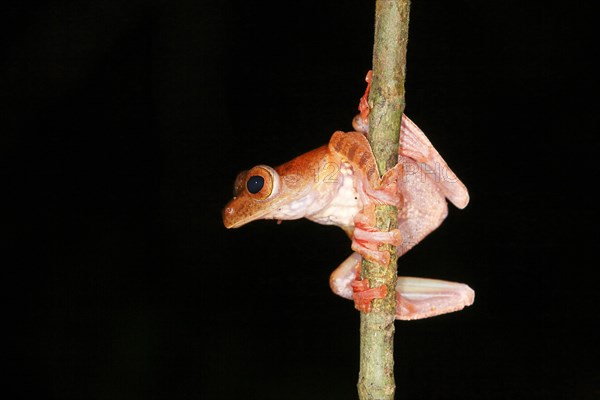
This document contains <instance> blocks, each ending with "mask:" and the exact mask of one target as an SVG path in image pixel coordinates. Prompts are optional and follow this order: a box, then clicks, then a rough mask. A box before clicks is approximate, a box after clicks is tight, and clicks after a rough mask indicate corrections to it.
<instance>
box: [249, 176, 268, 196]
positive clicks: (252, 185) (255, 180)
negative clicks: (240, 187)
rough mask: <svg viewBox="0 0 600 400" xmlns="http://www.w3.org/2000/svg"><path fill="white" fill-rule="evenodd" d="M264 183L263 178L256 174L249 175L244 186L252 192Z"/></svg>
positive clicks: (258, 190) (260, 187) (256, 191)
mask: <svg viewBox="0 0 600 400" xmlns="http://www.w3.org/2000/svg"><path fill="white" fill-rule="evenodd" d="M264 185H265V178H263V177H262V176H258V175H254V176H251V177H250V179H248V182H246V187H247V188H248V191H249V192H250V193H252V194H256V193H258V192H260V189H262V188H263V186H264Z"/></svg>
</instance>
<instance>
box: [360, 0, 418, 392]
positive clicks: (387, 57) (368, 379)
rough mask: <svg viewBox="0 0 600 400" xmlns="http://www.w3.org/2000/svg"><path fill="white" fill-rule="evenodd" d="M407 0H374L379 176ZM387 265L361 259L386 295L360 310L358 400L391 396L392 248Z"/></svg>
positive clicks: (391, 140) (392, 114)
mask: <svg viewBox="0 0 600 400" xmlns="http://www.w3.org/2000/svg"><path fill="white" fill-rule="evenodd" d="M409 9H410V0H376V6H375V42H374V47H373V83H372V86H371V92H370V95H369V107H370V108H371V111H370V114H369V135H368V139H369V142H370V144H371V147H372V149H373V153H374V155H375V159H376V160H377V167H378V169H379V173H380V175H382V176H383V175H384V173H385V172H386V171H387V170H389V169H390V168H392V167H393V166H395V165H396V163H397V162H398V143H399V138H400V136H399V135H400V123H401V119H402V113H403V111H404V104H405V100H404V80H405V76H406V75H405V73H406V45H407V43H408V19H409ZM375 213H376V219H377V228H378V229H379V230H382V231H388V230H391V229H394V228H396V227H397V223H398V210H397V209H396V207H393V206H387V205H379V206H377V207H376V210H375ZM381 249H382V250H383V249H385V250H388V251H390V254H391V257H390V258H391V259H390V263H389V264H388V265H377V264H374V263H371V262H368V261H366V260H365V261H363V265H362V270H361V271H362V272H361V274H362V276H361V278H362V279H368V280H369V282H370V286H371V287H378V286H381V285H386V286H387V296H386V297H385V298H383V299H376V300H373V304H372V310H371V312H369V313H364V312H363V313H361V319H360V321H361V325H360V372H359V379H358V385H357V386H358V394H359V397H360V399H361V400H371V399H381V400H383V399H386V400H392V399H393V398H394V392H395V389H396V386H395V382H394V320H395V310H396V280H397V266H396V262H397V255H396V249H395V248H394V247H393V246H389V245H384V246H382V248H381Z"/></svg>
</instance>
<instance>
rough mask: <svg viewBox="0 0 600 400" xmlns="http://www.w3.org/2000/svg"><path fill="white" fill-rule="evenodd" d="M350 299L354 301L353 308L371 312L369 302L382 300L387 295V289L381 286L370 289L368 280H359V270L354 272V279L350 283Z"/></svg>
mask: <svg viewBox="0 0 600 400" xmlns="http://www.w3.org/2000/svg"><path fill="white" fill-rule="evenodd" d="M352 292H353V295H352V298H353V299H354V308H356V309H357V310H359V311H362V312H366V313H368V312H370V311H371V301H372V300H373V299H382V298H384V297H385V295H386V294H387V287H386V286H385V285H381V286H379V287H376V288H372V287H371V285H370V283H369V280H368V279H362V280H361V279H360V269H357V271H356V278H355V279H354V281H353V282H352Z"/></svg>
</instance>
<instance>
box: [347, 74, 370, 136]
mask: <svg viewBox="0 0 600 400" xmlns="http://www.w3.org/2000/svg"><path fill="white" fill-rule="evenodd" d="M365 81H366V82H367V88H366V90H365V94H363V96H362V97H361V98H360V101H359V103H358V110H359V111H360V114H357V115H356V117H354V119H353V120H352V126H353V127H354V129H356V130H357V131H358V132H363V133H367V132H368V131H369V112H370V111H371V108H370V107H369V92H370V91H371V82H372V81H373V71H369V72H367V76H366V77H365Z"/></svg>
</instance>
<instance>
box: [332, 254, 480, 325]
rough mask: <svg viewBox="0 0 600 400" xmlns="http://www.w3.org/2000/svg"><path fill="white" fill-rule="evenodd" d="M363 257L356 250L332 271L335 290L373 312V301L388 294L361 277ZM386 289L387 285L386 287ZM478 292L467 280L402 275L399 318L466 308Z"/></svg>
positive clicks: (397, 306)
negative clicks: (452, 280)
mask: <svg viewBox="0 0 600 400" xmlns="http://www.w3.org/2000/svg"><path fill="white" fill-rule="evenodd" d="M361 261H362V257H361V255H360V254H358V253H352V255H350V257H348V258H347V259H346V260H344V262H342V263H341V264H340V265H339V266H338V267H337V268H336V269H335V271H333V273H332V274H331V277H330V278H329V285H330V287H331V290H332V291H333V292H334V293H335V294H337V295H338V296H341V297H343V298H345V299H348V300H354V305H355V307H356V308H357V309H359V310H361V311H365V312H369V310H370V305H371V300H373V299H376V298H381V297H383V296H384V295H385V293H384V292H383V290H382V288H369V287H368V282H367V281H366V280H359V279H360V265H361ZM383 288H385V286H384V287H383ZM474 299H475V292H474V291H473V289H471V288H470V287H469V286H467V285H465V284H464V283H457V282H449V281H442V280H437V279H425V278H413V277H405V276H399V277H398V282H397V283H396V319H400V320H413V319H422V318H429V317H434V316H436V315H440V314H446V313H449V312H453V311H459V310H462V309H463V308H464V307H466V306H470V305H471V304H473V301H474Z"/></svg>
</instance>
